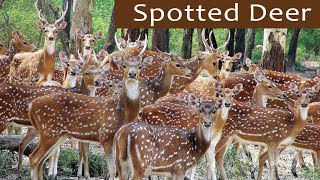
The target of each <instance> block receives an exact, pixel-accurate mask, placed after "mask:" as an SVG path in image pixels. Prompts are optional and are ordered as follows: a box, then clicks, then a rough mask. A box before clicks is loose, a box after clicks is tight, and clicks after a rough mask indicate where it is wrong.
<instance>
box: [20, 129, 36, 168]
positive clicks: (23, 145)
mask: <svg viewBox="0 0 320 180" xmlns="http://www.w3.org/2000/svg"><path fill="white" fill-rule="evenodd" d="M37 134H38V133H37V131H36V130H35V129H34V128H28V131H27V134H26V136H25V137H24V138H23V139H22V141H21V142H20V144H19V152H18V173H19V171H20V168H21V164H22V157H23V152H24V150H25V149H26V147H27V146H28V144H29V143H30V142H31V140H32V139H34V138H35V137H36V136H37Z"/></svg>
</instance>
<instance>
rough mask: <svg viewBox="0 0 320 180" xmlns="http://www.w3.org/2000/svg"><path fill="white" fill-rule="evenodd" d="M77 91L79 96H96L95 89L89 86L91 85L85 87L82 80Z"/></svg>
mask: <svg viewBox="0 0 320 180" xmlns="http://www.w3.org/2000/svg"><path fill="white" fill-rule="evenodd" d="M79 89H80V90H79V91H80V93H81V94H84V95H87V96H91V97H93V96H95V95H96V90H97V87H96V86H91V85H86V84H85V83H84V80H82V82H81V84H80V87H79Z"/></svg>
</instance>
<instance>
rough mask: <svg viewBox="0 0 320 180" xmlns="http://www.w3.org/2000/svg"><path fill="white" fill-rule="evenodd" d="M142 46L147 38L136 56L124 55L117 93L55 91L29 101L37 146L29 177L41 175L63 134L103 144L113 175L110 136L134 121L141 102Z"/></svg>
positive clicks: (149, 62) (37, 177)
mask: <svg viewBox="0 0 320 180" xmlns="http://www.w3.org/2000/svg"><path fill="white" fill-rule="evenodd" d="M146 47H147V39H146V40H145V46H144V48H143V49H142V51H141V52H140V54H139V55H138V56H128V55H126V56H125V59H124V61H123V65H122V69H123V71H124V73H123V81H122V82H123V85H122V89H121V93H120V95H117V96H109V97H88V96H84V95H77V94H70V93H59V94H51V95H47V96H43V97H40V98H37V99H35V100H33V101H32V103H31V104H30V108H29V114H30V119H31V122H32V125H33V126H34V127H35V128H36V130H37V131H38V133H39V137H40V141H39V144H38V146H37V147H36V149H35V150H34V152H33V153H32V154H31V155H30V157H29V158H30V165H31V168H32V178H33V179H42V177H43V169H42V167H43V164H44V162H45V161H46V159H47V158H48V157H49V156H50V155H51V154H52V153H53V152H54V151H55V149H56V148H57V147H58V146H59V144H60V143H61V142H62V140H63V139H65V138H66V137H69V138H70V137H72V138H75V139H78V140H79V141H84V142H98V143H100V144H101V145H102V146H103V148H104V152H105V155H106V159H107V163H108V170H109V171H108V172H109V175H110V178H111V179H113V178H114V176H115V170H114V157H113V148H112V141H113V136H114V134H115V133H116V131H117V130H118V129H119V128H120V127H121V126H122V125H123V124H125V123H128V122H131V121H134V120H135V119H136V117H137V115H138V112H139V109H140V102H141V100H140V99H141V96H140V88H139V86H140V85H139V84H140V83H139V80H140V71H141V70H142V69H143V68H146V67H148V64H151V62H152V57H147V58H144V59H143V60H142V57H141V55H142V54H143V52H144V50H145V49H146ZM58 104H59V105H58ZM61 104H63V106H62V107H61ZM51 109H54V112H55V113H56V114H57V117H56V116H50V113H49V111H51ZM66 114H69V115H68V116H65V115H66ZM61 118H62V119H61ZM88 120H90V121H88Z"/></svg>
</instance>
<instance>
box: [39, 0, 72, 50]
mask: <svg viewBox="0 0 320 180" xmlns="http://www.w3.org/2000/svg"><path fill="white" fill-rule="evenodd" d="M37 3H38V0H37V1H36V2H35V6H36V10H37V13H38V17H39V20H38V21H37V26H38V28H39V29H40V30H41V31H44V32H45V44H46V43H55V40H56V37H57V33H58V32H59V31H61V30H63V29H64V28H65V27H66V26H67V23H66V22H65V21H64V17H65V15H66V13H67V9H68V1H67V4H66V8H65V10H64V11H62V14H61V17H60V18H59V19H57V20H56V21H55V23H54V24H50V23H49V22H48V21H47V20H46V19H45V18H44V17H43V16H42V15H41V9H40V10H39V9H38V7H37Z"/></svg>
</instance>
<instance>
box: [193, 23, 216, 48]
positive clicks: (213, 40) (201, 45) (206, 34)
mask: <svg viewBox="0 0 320 180" xmlns="http://www.w3.org/2000/svg"><path fill="white" fill-rule="evenodd" d="M211 30H212V29H209V28H206V29H205V37H206V38H207V39H209V34H210V31H211ZM197 33H198V43H199V49H200V51H204V50H205V49H204V44H203V42H202V37H201V33H202V29H200V28H199V29H197ZM211 36H212V37H211V41H212V44H213V47H214V48H217V47H218V44H217V40H216V37H215V35H214V32H213V30H212V35H211Z"/></svg>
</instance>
